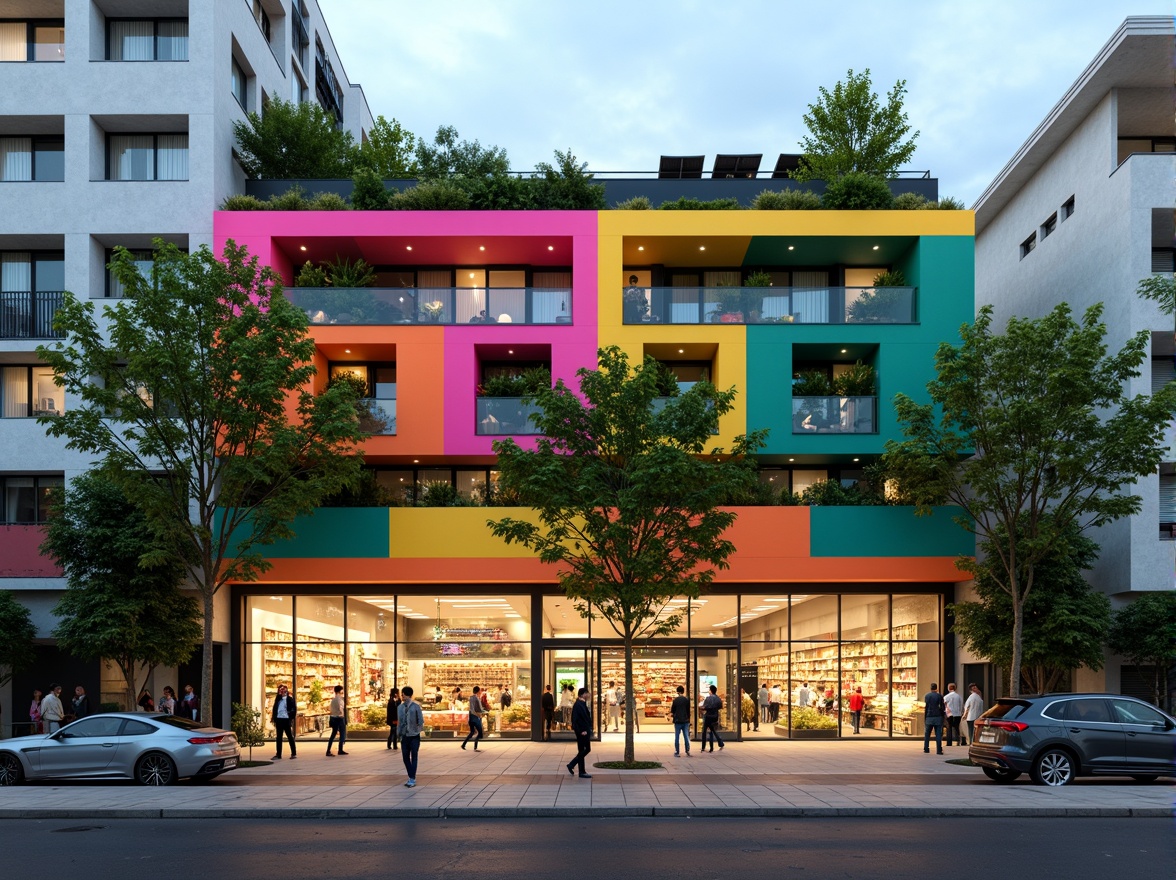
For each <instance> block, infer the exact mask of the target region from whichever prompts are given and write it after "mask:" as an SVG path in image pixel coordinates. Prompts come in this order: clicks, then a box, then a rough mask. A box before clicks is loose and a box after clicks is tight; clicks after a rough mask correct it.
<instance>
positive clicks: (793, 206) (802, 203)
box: [751, 189, 821, 211]
mask: <svg viewBox="0 0 1176 880" xmlns="http://www.w3.org/2000/svg"><path fill="white" fill-rule="evenodd" d="M820 207H821V197H820V196H819V195H817V194H816V193H814V192H809V191H808V190H807V189H790V190H785V191H784V192H772V191H771V190H770V189H766V190H764V191H763V192H762V193H760V194H759V195H758V196H756V197H755V198H754V199H752V200H751V209H752V210H753V211H813V210H816V209H818V208H820Z"/></svg>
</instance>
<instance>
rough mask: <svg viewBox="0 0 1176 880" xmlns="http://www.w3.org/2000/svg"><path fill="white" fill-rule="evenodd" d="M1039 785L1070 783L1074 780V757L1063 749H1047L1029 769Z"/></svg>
mask: <svg viewBox="0 0 1176 880" xmlns="http://www.w3.org/2000/svg"><path fill="white" fill-rule="evenodd" d="M1029 775H1030V776H1032V777H1033V781H1034V782H1036V783H1037V784H1038V785H1051V786H1058V785H1069V784H1070V783H1071V782H1073V781H1074V759H1073V758H1072V757H1071V756H1070V753H1069V752H1065V751H1063V750H1062V749H1046V750H1045V751H1044V752H1042V753H1041V754H1040V755H1038V756H1037V760H1035V761H1034V762H1033V769H1032V770H1030V771H1029Z"/></svg>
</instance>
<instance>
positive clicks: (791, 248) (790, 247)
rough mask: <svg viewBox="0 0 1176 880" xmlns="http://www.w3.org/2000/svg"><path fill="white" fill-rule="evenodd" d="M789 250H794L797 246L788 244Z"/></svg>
mask: <svg viewBox="0 0 1176 880" xmlns="http://www.w3.org/2000/svg"><path fill="white" fill-rule="evenodd" d="M788 250H790V251H794V250H796V248H795V247H793V246H792V245H788Z"/></svg>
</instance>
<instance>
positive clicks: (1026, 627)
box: [951, 523, 1111, 694]
mask: <svg viewBox="0 0 1176 880" xmlns="http://www.w3.org/2000/svg"><path fill="white" fill-rule="evenodd" d="M996 539H997V540H1007V539H1005V536H1003V535H1001V534H998V535H997V536H996ZM985 549H987V548H985ZM1097 558H1098V545H1097V544H1096V543H1095V542H1094V541H1092V540H1090V539H1089V538H1087V537H1085V536H1083V535H1082V534H1081V532H1080V530H1079V528H1078V526H1077V524H1075V523H1071V524H1070V525H1069V526H1068V527H1067V529H1066V531H1065V534H1064V536H1063V540H1062V542H1060V543H1059V544H1058V545H1057V546H1056V547H1055V549H1054V550H1053V551H1052V552H1051V553H1050V554H1049V555H1048V556H1046V557H1044V558H1043V559H1042V560H1041V561H1040V562H1039V563H1037V568H1036V572H1035V578H1034V588H1033V592H1032V593H1031V594H1030V595H1029V597H1028V598H1027V599H1026V600H1025V607H1024V610H1023V617H1024V623H1023V630H1022V637H1021V640H1022V660H1021V664H1022V666H1021V684H1022V686H1023V687H1025V688H1027V689H1028V692H1029V693H1038V694H1044V693H1049V692H1050V691H1053V690H1056V689H1057V687H1058V683H1059V682H1060V681H1061V678H1062V676H1063V675H1064V674H1065V673H1066V672H1067V671H1068V670H1070V669H1074V668H1077V667H1079V666H1086V667H1088V668H1090V669H1101V668H1102V663H1103V642H1104V641H1105V639H1106V636H1107V629H1108V627H1109V625H1110V619H1111V605H1110V601H1109V600H1108V599H1107V597H1106V596H1104V595H1103V594H1102V593H1097V592H1095V591H1093V590H1092V589H1091V588H1090V585H1089V584H1088V583H1087V582H1086V580H1085V578H1084V577H1083V574H1082V573H1083V572H1084V571H1087V570H1089V569H1090V568H1091V567H1092V566H1093V565H1094V563H1095V560H1096V559H1097ZM976 594H977V597H978V598H977V601H975V602H958V603H956V604H955V605H952V606H951V611H952V613H953V614H954V615H955V625H954V627H953V629H954V632H955V633H956V635H958V636H959V637H960V642H961V644H963V645H964V646H965V647H966V648H968V649H969V650H970V651H972V652H974V653H976V654H978V655H979V656H981V657H985V658H987V659H988V660H990V661H991V662H992V663H994V664H996V665H997V666H999V667H1001V668H1003V669H1008V668H1009V667H1010V665H1011V663H1012V656H1013V650H1012V648H1013V638H1012V634H1013V603H1012V598H1011V596H1010V595H1009V593H1007V592H1006V591H1005V590H1004V589H1003V588H1002V587H1001V586H1000V585H999V584H997V583H995V582H994V581H993V579H992V575H991V572H990V571H988V570H981V571H980V572H979V575H978V577H977V578H976Z"/></svg>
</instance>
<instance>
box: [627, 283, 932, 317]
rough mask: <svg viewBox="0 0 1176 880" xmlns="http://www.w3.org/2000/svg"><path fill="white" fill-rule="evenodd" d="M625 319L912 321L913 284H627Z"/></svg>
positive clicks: (913, 308) (913, 315)
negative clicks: (776, 285)
mask: <svg viewBox="0 0 1176 880" xmlns="http://www.w3.org/2000/svg"><path fill="white" fill-rule="evenodd" d="M622 296H623V297H624V308H623V318H622V320H623V321H624V323H626V324H646V323H652V324H915V323H918V321H917V318H916V313H915V288H914V287H629V288H626V289H625V291H624V293H623V294H622Z"/></svg>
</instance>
